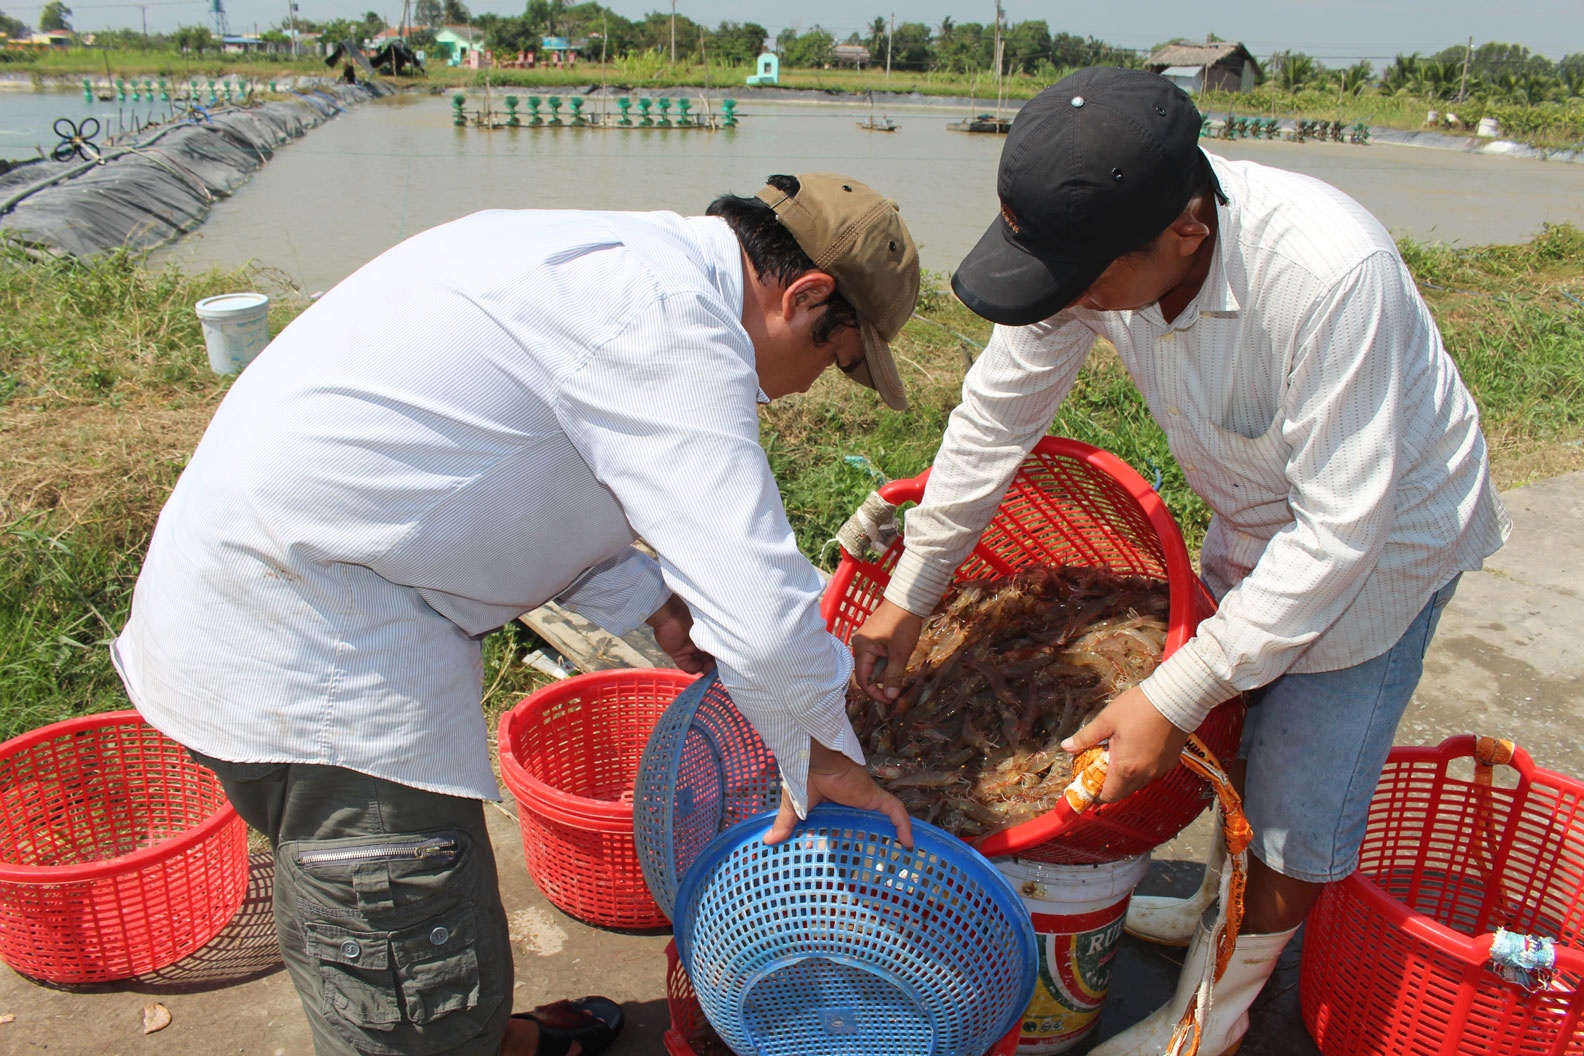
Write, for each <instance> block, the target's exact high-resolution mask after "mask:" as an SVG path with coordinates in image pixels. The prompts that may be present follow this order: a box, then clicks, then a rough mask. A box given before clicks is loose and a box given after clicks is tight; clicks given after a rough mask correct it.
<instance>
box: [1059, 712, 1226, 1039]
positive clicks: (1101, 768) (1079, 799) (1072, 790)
mask: <svg viewBox="0 0 1584 1056" xmlns="http://www.w3.org/2000/svg"><path fill="white" fill-rule="evenodd" d="M1108 765H1109V756H1108V754H1107V752H1106V751H1105V749H1103V748H1101V747H1100V746H1099V745H1096V746H1094V747H1093V748H1090V749H1088V750H1087V751H1084V752H1081V753H1079V755H1078V757H1077V759H1076V760H1075V761H1074V765H1073V768H1074V770H1076V771H1077V773H1075V774H1074V775H1073V779H1072V782H1071V783H1070V784H1069V785H1068V786H1067V788H1066V790H1065V791H1064V792H1063V793H1062V795H1063V796H1064V798H1065V799H1066V800H1067V804H1068V806H1070V807H1072V809H1073V812H1074V813H1082V812H1083V811H1084V810H1086V809H1088V808H1089V807H1090V806H1092V805H1093V804H1094V802H1095V800H1096V799H1097V798H1098V797H1099V795H1100V789H1101V788H1103V787H1104V786H1105V779H1106V769H1107V766H1108ZM1182 765H1184V766H1186V767H1187V768H1188V769H1190V770H1192V771H1193V772H1194V773H1196V774H1198V775H1199V776H1200V777H1202V778H1204V779H1205V780H1206V781H1208V782H1210V787H1211V788H1213V789H1215V794H1216V801H1217V803H1218V804H1219V806H1220V808H1221V833H1220V837H1221V839H1223V840H1225V841H1226V848H1227V865H1228V868H1227V869H1225V870H1223V871H1222V874H1221V898H1220V906H1221V911H1220V916H1219V917H1218V919H1217V920H1216V936H1215V943H1216V955H1215V957H1214V958H1213V959H1211V958H1206V961H1205V969H1204V976H1203V978H1202V979H1201V980H1200V983H1199V988H1198V990H1196V991H1195V993H1194V1000H1193V1003H1191V1004H1190V1005H1189V1006H1188V1007H1187V1008H1186V1009H1185V1010H1184V1011H1183V1014H1182V1018H1181V1019H1179V1020H1178V1021H1177V1028H1176V1030H1175V1031H1174V1032H1173V1034H1172V1039H1171V1042H1170V1043H1169V1044H1168V1045H1167V1047H1166V1051H1167V1052H1168V1053H1170V1054H1171V1056H1195V1054H1196V1053H1197V1052H1198V1051H1199V1039H1200V1033H1201V1031H1202V1024H1203V1023H1204V1022H1205V1020H1206V1018H1207V1017H1208V1016H1209V1014H1210V993H1211V990H1212V989H1213V988H1214V986H1215V984H1216V983H1217V982H1219V981H1220V980H1221V976H1223V975H1224V974H1226V969H1227V965H1228V964H1230V963H1231V961H1232V954H1233V952H1234V951H1235V950H1236V949H1237V937H1238V931H1239V930H1240V929H1241V928H1242V926H1243V892H1244V890H1245V888H1246V887H1247V886H1248V846H1249V844H1250V843H1252V842H1253V840H1254V830H1253V827H1252V826H1250V825H1249V822H1248V818H1247V817H1246V816H1245V815H1244V813H1243V801H1242V799H1240V798H1239V797H1238V794H1237V790H1236V789H1234V788H1233V787H1232V780H1231V778H1230V777H1228V776H1227V773H1226V771H1225V770H1224V769H1223V768H1222V766H1221V761H1220V760H1219V759H1217V758H1216V756H1215V753H1214V752H1212V751H1211V750H1210V749H1209V748H1208V747H1206V746H1205V743H1204V742H1203V741H1201V740H1200V739H1199V737H1198V736H1197V735H1195V734H1189V735H1188V743H1187V744H1185V745H1183V749H1182Z"/></svg>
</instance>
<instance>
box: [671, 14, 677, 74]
mask: <svg viewBox="0 0 1584 1056" xmlns="http://www.w3.org/2000/svg"><path fill="white" fill-rule="evenodd" d="M671 65H673V66H675V65H676V0H671Z"/></svg>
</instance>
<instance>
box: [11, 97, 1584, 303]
mask: <svg viewBox="0 0 1584 1056" xmlns="http://www.w3.org/2000/svg"><path fill="white" fill-rule="evenodd" d="M526 94H527V93H521V97H522V98H524V99H526ZM480 102H481V97H480V96H478V95H473V96H472V97H470V99H469V101H468V104H467V105H468V108H469V109H470V110H472V109H474V108H475V107H477V106H478V105H479V103H480ZM158 105H159V104H147V103H145V104H143V106H142V107H141V108H138V107H134V106H132V105H131V104H125V105H117V104H115V103H85V102H84V101H83V96H82V93H81V92H80V91H79V92H75V93H55V94H52V95H44V94H38V93H26V92H22V93H18V92H7V93H0V157H4V156H8V152H9V156H12V157H23V156H29V155H31V154H32V153H33V152H34V151H33V144H34V143H40V144H42V145H43V146H44V148H45V149H46V150H49V149H51V148H52V147H53V145H54V143H55V139H54V137H53V135H52V134H50V132H49V126H50V123H51V122H52V121H53V120H54V118H55V117H59V116H70V117H80V116H84V115H86V114H93V115H96V116H98V117H99V118H100V120H101V122H102V123H104V124H106V125H108V126H110V127H112V128H115V127H123V128H124V127H127V126H128V125H129V124H130V120H131V115H132V114H133V113H136V114H137V115H138V116H142V115H143V114H146V113H148V112H150V111H151V107H152V108H157V107H158ZM493 105H494V107H495V108H496V109H497V110H499V109H502V108H503V107H504V101H503V98H502V95H501V93H498V92H497V93H496V94H495V95H494V97H493ZM714 105H715V106H717V107H718V105H719V93H714ZM598 106H599V103H598V102H597V101H591V102H590V103H588V104H587V108H588V109H590V110H593V109H595V108H597V107H598ZM697 108H698V104H697V103H696V102H695V109H697ZM526 109H527V108H526V102H524V105H523V107H522V110H523V112H524V113H526ZM738 114H739V117H740V124H739V126H738V127H737V128H735V129H730V130H724V131H720V132H703V131H682V130H678V129H658V128H656V129H632V130H617V129H580V128H570V127H564V128H541V129H537V130H535V129H529V128H519V129H499V130H495V131H486V130H480V129H478V128H473V127H466V128H457V127H454V126H453V124H452V120H451V104H450V96H449V93H447V94H444V95H429V94H404V95H397V96H392V97H389V98H386V99H382V100H377V101H374V102H370V103H367V104H365V105H363V106H360V107H357V108H355V109H354V110H352V111H350V112H349V113H346V114H344V115H342V116H340V117H338V118H336V119H335V120H334V121H331V122H329V123H328V124H326V125H324V126H322V127H320V128H318V129H316V130H313V131H311V132H310V133H309V134H308V135H307V136H306V137H304V138H303V139H301V140H298V141H296V142H294V143H292V144H290V145H289V146H287V147H284V148H283V149H281V150H280V151H278V152H277V153H276V155H275V157H274V159H273V160H271V161H270V163H269V164H268V165H266V166H265V167H264V168H263V169H261V170H259V172H257V173H256V174H255V175H254V176H253V178H252V179H251V180H250V181H248V183H247V184H245V185H244V186H242V187H241V188H240V189H238V191H237V193H236V194H234V195H233V196H232V197H231V198H229V199H226V200H223V201H220V202H218V203H216V205H215V207H214V209H213V211H212V212H211V214H210V217H209V219H208V221H207V222H206V223H205V224H204V225H203V227H201V228H199V229H198V230H197V231H196V232H193V233H192V234H190V235H188V236H186V237H185V238H183V239H182V240H180V241H179V242H176V243H173V244H172V245H170V246H167V247H165V248H163V249H161V250H159V251H158V252H157V254H156V259H157V260H166V259H173V260H179V261H181V262H183V263H184V264H189V265H197V266H201V265H206V264H221V265H227V266H230V265H237V264H241V263H243V262H245V261H249V260H253V261H256V262H258V263H261V264H264V265H267V266H270V267H274V268H278V269H280V270H282V271H284V272H285V273H286V274H287V275H289V276H290V277H291V279H292V280H293V281H294V282H296V283H297V284H298V285H300V286H301V287H302V288H303V289H304V290H307V291H316V290H322V289H326V288H328V287H329V286H331V285H333V284H335V283H336V282H337V281H339V280H340V279H341V278H343V277H345V276H346V275H347V274H349V273H350V272H352V271H353V270H355V269H356V268H357V267H358V266H359V265H361V264H362V263H364V262H365V261H367V260H369V259H371V258H372V257H374V256H376V255H378V254H379V253H380V252H382V251H384V250H385V249H387V248H389V247H390V246H392V245H394V244H395V243H397V242H399V241H400V240H402V239H403V238H406V237H407V236H409V235H412V234H415V233H416V232H418V231H421V230H423V229H424V228H427V227H430V226H433V225H435V224H439V223H443V222H445V221H447V220H452V219H455V218H457V217H459V216H463V215H466V214H467V213H471V212H474V211H476V210H479V209H484V208H496V207H500V208H524V207H548V208H591V209H675V210H677V211H679V212H702V211H703V208H704V206H705V205H706V204H707V203H708V202H709V200H710V199H711V198H712V197H714V196H715V195H717V194H720V193H724V192H733V193H738V194H751V193H753V192H754V191H755V190H757V189H758V188H759V186H760V185H761V181H762V180H763V178H764V176H766V175H767V174H769V173H772V172H788V171H792V172H795V171H799V170H805V171H807V170H831V171H837V172H842V173H845V174H847V175H850V176H853V177H856V178H858V179H861V180H864V181H866V182H869V183H871V184H873V185H874V186H875V187H877V188H879V189H881V190H882V191H883V192H884V193H886V194H888V195H890V196H892V197H894V198H895V199H896V200H897V201H898V202H900V203H901V204H902V209H903V216H904V217H905V218H906V219H907V221H908V224H909V226H910V228H911V229H912V231H913V234H914V237H915V238H916V239H917V240H918V242H919V244H920V253H921V256H922V258H923V262H924V265H925V267H927V268H931V269H934V270H939V271H949V270H950V269H951V268H952V267H953V266H955V264H956V263H957V261H958V260H960V259H961V257H962V255H963V254H964V253H966V252H967V251H968V249H969V248H970V247H971V246H972V245H973V243H974V241H975V240H976V239H977V238H978V236H979V234H980V233H981V232H982V231H983V230H984V227H985V225H986V224H988V223H989V221H990V219H991V218H992V217H993V216H994V215H995V210H996V200H995V170H996V163H997V161H998V159H999V157H1000V153H1001V145H1002V143H1003V142H1004V137H1001V136H993V135H968V134H964V133H960V132H951V131H948V130H947V128H946V124H947V122H948V121H952V120H957V119H959V118H961V117H964V116H966V111H961V112H960V108H947V107H942V106H897V107H889V108H887V109H886V110H885V114H886V115H887V116H889V117H891V118H892V119H893V120H894V121H895V122H896V123H897V124H898V125H899V126H900V127H899V131H897V132H893V133H879V132H870V131H865V130H863V129H860V128H859V127H858V122H859V120H861V119H863V118H865V117H867V116H868V115H869V110H868V108H867V107H865V106H863V105H857V104H853V103H851V102H841V103H782V102H774V103H771V102H763V101H760V100H756V99H755V100H748V101H745V102H742V103H741V104H740V105H739V107H738ZM875 116H877V117H878V116H880V114H879V112H877V113H876V115H875ZM29 129H31V132H30V131H29ZM17 144H23V145H24V147H25V149H22V150H21V151H19V152H18V151H16V150H15V149H14V148H15V146H16V145H17ZM1205 145H1206V147H1207V149H1209V150H1211V151H1213V152H1216V153H1220V154H1224V155H1227V156H1230V157H1239V158H1251V159H1254V160H1257V161H1263V162H1267V163H1269V164H1273V165H1279V166H1282V167H1285V168H1291V169H1296V170H1298V171H1300V172H1306V173H1309V174H1311V175H1314V176H1317V177H1319V178H1321V179H1324V180H1327V181H1329V182H1331V183H1333V184H1335V185H1337V186H1338V187H1340V188H1342V189H1343V190H1344V191H1346V192H1348V193H1349V194H1351V195H1353V196H1354V197H1355V198H1357V199H1359V201H1361V202H1362V203H1363V204H1364V205H1365V206H1366V207H1368V208H1369V209H1371V210H1372V211H1374V212H1375V214H1376V215H1377V216H1379V217H1380V218H1381V219H1382V220H1383V221H1384V222H1385V223H1386V225H1387V226H1388V227H1389V228H1391V229H1392V230H1393V232H1395V233H1397V234H1408V235H1412V236H1414V237H1417V238H1421V239H1426V240H1433V241H1440V242H1449V243H1456V244H1465V245H1471V244H1484V243H1493V242H1519V241H1524V240H1526V239H1528V238H1530V237H1531V236H1533V235H1534V234H1535V233H1536V232H1537V231H1538V230H1539V229H1540V227H1541V225H1542V224H1543V223H1545V222H1548V221H1549V222H1561V221H1571V222H1573V223H1576V224H1580V225H1584V165H1577V164H1564V163H1558V162H1544V161H1534V160H1529V159H1520V158H1504V157H1492V156H1485V155H1476V154H1466V153H1462V152H1460V151H1451V150H1435V149H1426V148H1421V147H1402V146H1389V145H1383V144H1371V145H1368V146H1357V145H1353V144H1346V143H1314V142H1309V143H1287V142H1280V141H1277V142H1267V141H1246V140H1245V141H1231V142H1223V141H1220V140H1216V141H1206V144H1205Z"/></svg>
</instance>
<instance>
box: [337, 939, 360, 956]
mask: <svg viewBox="0 0 1584 1056" xmlns="http://www.w3.org/2000/svg"><path fill="white" fill-rule="evenodd" d="M362 955H363V947H362V946H359V945H358V944H357V943H356V942H355V941H354V940H352V939H348V940H346V941H345V942H343V943H342V944H341V956H343V957H345V958H346V959H347V960H349V961H355V960H357V959H358V958H359V957H361V956H362Z"/></svg>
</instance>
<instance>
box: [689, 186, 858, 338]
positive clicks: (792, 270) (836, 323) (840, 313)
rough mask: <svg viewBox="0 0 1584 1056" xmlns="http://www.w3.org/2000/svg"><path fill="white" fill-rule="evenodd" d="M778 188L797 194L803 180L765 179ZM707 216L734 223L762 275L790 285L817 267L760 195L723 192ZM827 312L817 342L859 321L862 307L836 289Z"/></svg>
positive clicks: (827, 301) (817, 327)
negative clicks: (742, 195) (859, 312)
mask: <svg viewBox="0 0 1584 1056" xmlns="http://www.w3.org/2000/svg"><path fill="white" fill-rule="evenodd" d="M765 182H766V183H768V184H769V185H770V186H772V187H774V188H775V189H776V190H778V191H785V192H786V193H787V194H792V195H795V194H797V192H798V190H799V188H800V186H801V185H800V184H799V183H798V179H797V177H796V176H771V177H770V178H769V179H768V180H766V181H765ZM704 215H705V216H718V217H720V218H721V219H722V220H725V221H726V223H727V224H728V225H729V226H730V227H731V229H732V232H733V233H734V234H735V235H736V236H737V241H738V242H740V243H742V247H743V252H744V253H746V254H747V256H748V263H750V264H752V265H753V267H754V270H755V271H757V272H758V273H759V274H761V275H769V276H770V277H771V278H774V279H775V280H776V281H778V282H781V283H784V284H787V285H790V284H791V283H793V282H795V281H796V280H797V279H798V278H799V277H801V276H802V275H803V274H804V273H805V272H810V271H813V270H815V269H814V261H813V259H812V258H810V257H809V255H808V254H807V253H805V252H803V247H802V246H800V245H798V241H797V239H796V238H793V237H792V232H790V231H788V230H787V229H786V228H784V227H782V226H781V219H780V217H778V216H776V214H775V210H774V209H771V208H770V206H769V205H767V204H766V203H765V202H764V201H762V200H760V199H758V198H740V197H738V196H737V195H735V194H723V195H721V196H720V197H719V198H717V199H715V200H714V201H713V202H711V203H710V204H709V208H708V209H706V210H704ZM823 303H824V305H825V313H824V314H823V315H822V316H820V318H819V320H818V321H817V322H816V323H815V324H814V331H813V334H812V335H811V336H812V337H813V338H814V344H815V345H823V344H825V343H826V342H828V341H830V339H831V337H832V336H834V335H835V333H836V331H838V330H843V329H846V328H848V327H855V326H857V325H858V310H857V309H856V308H854V307H853V306H852V304H851V303H849V302H848V300H847V298H845V297H843V296H842V295H841V291H840V290H835V291H833V292H832V293H831V295H830V296H829V297H828V298H826V299H825V301H824V302H823Z"/></svg>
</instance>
